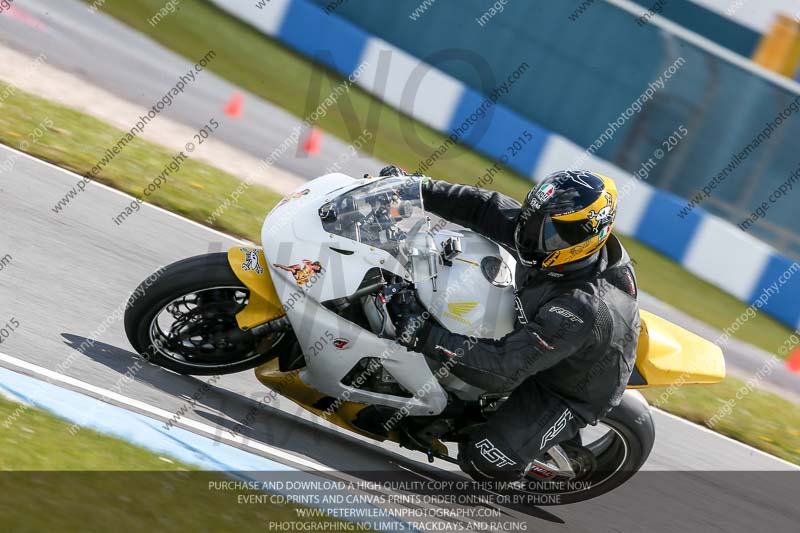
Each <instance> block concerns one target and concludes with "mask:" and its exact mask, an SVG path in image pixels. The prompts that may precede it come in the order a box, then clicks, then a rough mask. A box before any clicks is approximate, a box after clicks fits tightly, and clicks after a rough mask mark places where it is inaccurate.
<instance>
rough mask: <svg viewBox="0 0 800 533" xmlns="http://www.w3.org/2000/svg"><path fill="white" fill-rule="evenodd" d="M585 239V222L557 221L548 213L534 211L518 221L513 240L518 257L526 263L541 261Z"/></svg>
mask: <svg viewBox="0 0 800 533" xmlns="http://www.w3.org/2000/svg"><path fill="white" fill-rule="evenodd" d="M586 237H587V228H586V221H585V220H575V221H564V220H557V219H554V218H553V217H552V215H551V214H550V213H546V212H543V211H542V210H538V211H535V212H534V213H532V214H531V215H530V216H526V217H525V219H522V218H521V219H520V221H519V222H518V224H517V229H516V231H515V233H514V240H515V244H516V246H517V251H518V252H519V254H520V257H522V258H523V259H525V260H527V261H536V262H539V261H542V260H543V259H544V257H545V256H547V255H549V254H550V253H551V252H554V251H556V250H563V249H565V248H570V247H572V246H575V245H576V244H580V243H581V242H583V241H584V240H586Z"/></svg>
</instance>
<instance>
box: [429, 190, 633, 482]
mask: <svg viewBox="0 0 800 533" xmlns="http://www.w3.org/2000/svg"><path fill="white" fill-rule="evenodd" d="M423 200H424V202H425V207H426V209H428V210H429V211H431V212H432V213H435V214H437V215H439V216H441V217H442V218H444V219H446V220H449V221H452V222H455V223H456V224H460V225H462V226H464V227H466V228H469V229H472V230H474V231H476V232H478V233H481V234H482V235H484V236H486V237H488V238H489V239H492V240H493V241H495V242H496V243H498V244H499V245H501V246H503V247H504V248H506V249H507V250H509V252H511V253H512V254H513V255H516V250H515V249H514V236H513V232H514V226H515V222H516V217H517V214H518V213H519V211H520V207H521V206H520V204H519V202H517V201H515V200H513V199H512V198H509V197H507V196H505V195H502V194H500V193H497V192H492V191H487V190H483V189H478V188H476V187H469V186H465V185H457V184H451V183H447V182H444V181H432V182H430V183H427V184H425V185H424V186H423ZM516 296H517V299H516V303H517V314H518V321H517V324H516V325H515V328H514V331H513V332H512V333H509V334H508V335H506V336H505V337H503V338H502V339H499V340H494V339H478V342H477V343H474V344H473V343H470V342H468V341H467V339H466V337H464V336H463V335H458V334H455V333H450V332H449V331H447V330H446V329H444V328H442V327H438V326H434V327H431V328H430V329H429V331H428V333H427V334H426V335H425V338H424V339H421V346H419V347H418V348H419V351H421V352H422V353H425V354H434V353H435V352H436V351H437V350H441V348H444V349H446V350H455V349H456V348H457V347H462V346H468V345H471V346H472V347H471V348H469V349H464V350H463V352H464V354H463V355H462V356H460V357H457V358H456V359H455V360H454V361H456V363H455V366H454V367H453V368H452V370H451V371H452V372H453V373H454V374H455V375H456V376H458V377H460V378H461V379H463V380H464V381H466V382H468V383H470V384H473V385H475V386H478V387H481V388H483V389H485V390H487V391H496V392H504V391H512V390H513V393H512V394H511V395H510V397H509V399H508V400H507V401H506V402H505V403H504V404H502V405H501V407H500V408H499V409H498V410H497V411H496V412H495V413H493V414H492V415H491V417H490V418H489V421H488V423H487V424H486V425H485V426H484V427H483V428H482V429H481V430H479V431H478V432H477V433H475V434H474V435H473V436H472V438H471V440H470V442H468V443H466V444H465V445H462V447H461V453H460V457H459V460H460V462H461V463H462V467H464V468H465V469H466V470H467V471H468V472H469V473H470V474H472V475H473V477H476V478H484V477H488V478H493V479H514V478H516V477H519V475H520V472H521V470H522V469H523V468H524V467H525V466H526V464H527V463H528V462H530V461H532V460H533V459H536V458H537V457H538V456H540V455H541V454H542V453H543V452H544V451H545V450H547V449H548V448H550V447H551V446H553V445H555V444H557V443H559V442H563V441H564V440H567V439H570V438H572V437H574V436H575V435H576V434H577V431H578V430H579V429H580V428H581V427H583V426H585V425H586V424H592V423H594V422H596V421H597V419H598V418H599V417H601V416H602V415H603V414H605V413H606V412H608V411H609V410H610V408H611V407H613V406H616V405H618V404H619V402H620V399H621V397H622V393H623V391H624V389H625V386H626V384H627V382H628V378H629V377H630V375H631V372H632V370H633V366H634V364H635V360H636V345H637V341H638V337H639V329H640V327H641V326H640V322H639V309H638V304H637V288H636V278H635V274H634V270H633V265H632V264H631V261H630V258H629V257H628V254H627V253H626V251H625V249H624V248H623V247H622V245H621V243H620V242H619V240H617V239H616V237H614V236H613V235H612V236H611V237H610V238H609V239H608V241H607V243H606V245H605V246H604V247H603V248H602V249H601V250H600V251H599V252H598V254H597V258H596V260H595V261H593V262H590V264H588V265H586V266H583V267H582V268H579V269H577V270H570V269H569V267H565V268H563V269H561V271H558V270H554V269H547V270H534V269H530V268H527V267H524V266H518V267H517V272H516ZM437 347H438V348H437Z"/></svg>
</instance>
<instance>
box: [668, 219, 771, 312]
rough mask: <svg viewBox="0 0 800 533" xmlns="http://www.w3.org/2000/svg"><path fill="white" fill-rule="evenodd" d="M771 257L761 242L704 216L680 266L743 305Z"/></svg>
mask: <svg viewBox="0 0 800 533" xmlns="http://www.w3.org/2000/svg"><path fill="white" fill-rule="evenodd" d="M771 255H772V249H771V248H770V247H769V246H768V245H767V244H765V243H763V242H761V241H759V240H758V239H756V238H754V237H751V236H750V235H748V234H746V233H744V232H742V231H740V230H739V229H737V228H736V227H734V226H733V225H731V224H730V223H728V222H726V221H724V220H722V219H720V218H717V217H716V216H714V215H711V214H708V213H705V216H704V217H703V220H702V221H701V222H700V227H699V228H698V230H697V233H695V235H694V238H693V239H692V242H691V243H690V244H689V249H688V250H687V251H686V256H685V258H684V260H683V266H684V267H686V269H687V270H689V271H690V272H692V273H693V274H694V275H696V276H698V277H700V278H702V279H704V280H706V281H708V282H709V283H712V284H713V285H716V286H717V287H719V288H721V289H723V290H725V291H727V292H729V293H731V294H733V295H734V296H736V297H737V298H739V299H740V300H742V301H744V302H747V300H748V298H750V295H751V294H752V293H753V291H754V290H755V288H756V284H757V283H758V282H759V280H760V279H761V274H762V272H764V268H765V267H766V265H767V262H768V261H769V259H770V256H771Z"/></svg>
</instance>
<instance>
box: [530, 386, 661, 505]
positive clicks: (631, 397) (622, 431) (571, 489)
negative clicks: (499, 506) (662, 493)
mask: <svg viewBox="0 0 800 533" xmlns="http://www.w3.org/2000/svg"><path fill="white" fill-rule="evenodd" d="M600 426H602V427H603V428H604V430H607V431H606V432H605V433H604V434H603V435H602V436H599V437H598V438H597V439H595V440H593V441H592V442H588V443H587V442H586V439H584V440H583V442H581V440H580V439H578V440H577V441H567V442H565V443H562V448H563V449H564V451H565V452H566V453H567V455H568V456H569V458H570V462H571V464H572V467H573V469H574V470H575V472H576V474H577V476H576V478H575V479H573V480H566V479H560V478H558V477H556V478H553V479H552V480H547V481H553V482H554V483H553V488H552V489H550V490H537V489H538V487H542V486H544V485H546V483H542V482H543V481H545V480H543V479H542V478H538V477H536V476H535V475H531V474H529V478H528V480H529V481H531V482H533V483H531V484H530V485H529V487H530V488H529V489H528V490H525V491H524V492H527V493H530V494H537V495H549V496H553V497H552V498H541V499H540V500H539V501H541V503H540V505H548V504H549V505H562V504H568V503H577V502H582V501H585V500H589V499H591V498H596V497H597V496H600V495H602V494H605V493H607V492H609V491H611V490H613V489H615V488H617V487H619V486H620V485H622V484H623V483H625V482H626V481H628V480H629V479H630V478H631V477H633V475H634V474H636V472H638V471H639V469H640V468H641V467H642V465H644V463H645V461H646V460H647V458H648V456H649V455H650V451H651V450H652V449H653V443H654V442H655V426H654V424H653V418H652V415H651V412H650V407H649V405H647V402H646V401H645V399H644V398H643V397H642V395H641V394H639V393H638V392H636V391H626V392H625V395H624V396H623V398H622V401H621V402H620V404H619V405H618V406H617V407H615V408H614V409H613V410H612V411H611V412H610V413H608V415H606V416H605V417H604V418H603V419H602V420H601V421H600ZM556 496H557V497H556Z"/></svg>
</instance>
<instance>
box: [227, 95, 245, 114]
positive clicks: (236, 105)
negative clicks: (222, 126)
mask: <svg viewBox="0 0 800 533" xmlns="http://www.w3.org/2000/svg"><path fill="white" fill-rule="evenodd" d="M242 106H244V96H243V95H242V93H233V96H231V99H230V100H228V103H227V104H225V108H224V109H223V111H224V112H225V114H226V115H228V116H229V117H232V118H242Z"/></svg>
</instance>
